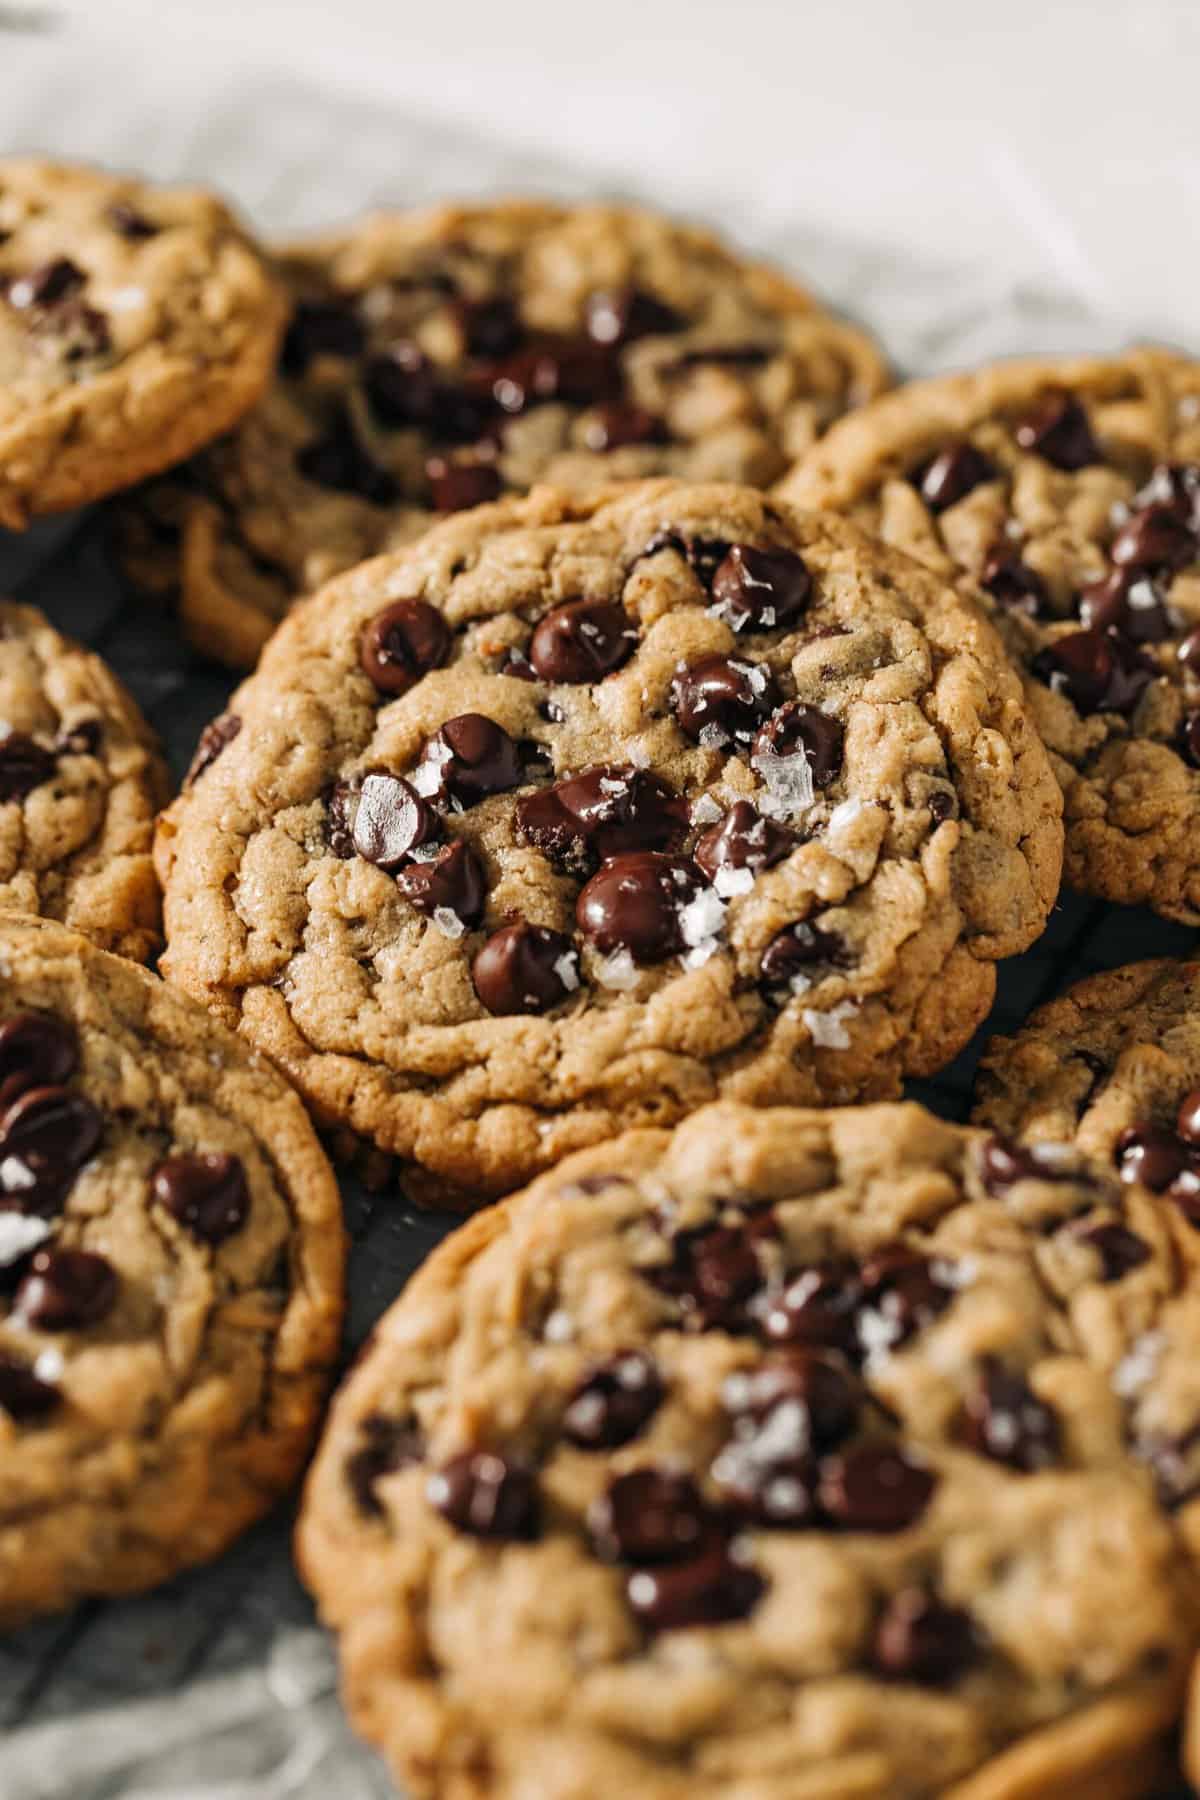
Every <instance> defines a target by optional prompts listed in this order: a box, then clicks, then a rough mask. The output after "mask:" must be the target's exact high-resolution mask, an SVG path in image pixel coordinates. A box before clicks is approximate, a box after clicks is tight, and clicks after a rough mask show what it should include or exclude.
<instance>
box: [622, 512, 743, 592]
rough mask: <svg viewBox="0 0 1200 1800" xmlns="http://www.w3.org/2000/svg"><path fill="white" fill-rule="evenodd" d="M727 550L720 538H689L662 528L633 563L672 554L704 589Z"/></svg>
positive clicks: (727, 547) (726, 545)
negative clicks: (682, 561) (685, 564)
mask: <svg viewBox="0 0 1200 1800" xmlns="http://www.w3.org/2000/svg"><path fill="white" fill-rule="evenodd" d="M731 547H732V546H731V545H729V544H727V543H726V542H725V541H724V540H723V539H721V538H689V537H685V536H684V535H683V533H682V532H679V531H676V530H675V529H674V528H673V527H672V526H670V525H664V526H662V527H661V528H660V529H659V530H658V531H656V532H655V533H654V535H653V536H652V537H651V538H650V539H649V541H648V542H647V543H646V545H645V546H644V547H643V549H642V550H641V552H640V553H639V555H638V556H637V557H636V558H635V561H637V562H641V561H643V560H644V558H646V557H648V556H657V555H658V553H659V551H660V550H674V551H675V553H676V555H677V556H682V557H683V559H684V561H685V562H686V563H687V564H688V566H689V568H691V569H692V570H693V571H694V572H695V574H696V576H697V578H698V579H699V580H700V581H701V582H702V583H703V585H704V586H705V587H706V588H708V587H710V586H711V584H712V581H713V578H714V576H715V575H716V572H717V570H718V568H719V567H720V566H721V564H722V563H723V562H724V560H725V558H726V557H727V556H728V555H729V552H730V549H731Z"/></svg>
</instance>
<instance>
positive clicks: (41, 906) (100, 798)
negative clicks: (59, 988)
mask: <svg viewBox="0 0 1200 1800" xmlns="http://www.w3.org/2000/svg"><path fill="white" fill-rule="evenodd" d="M167 792H168V788H167V772H166V766H165V764H164V763H163V760H162V757H161V755H160V753H159V749H158V745H157V742H156V740H155V738H154V735H153V733H152V732H151V731H150V728H149V726H148V725H147V724H146V722H145V720H144V719H143V718H142V716H141V714H140V713H139V711H138V709H137V706H136V705H135V704H134V701H133V700H132V698H131V697H130V695H129V694H127V693H126V691H125V689H124V688H123V687H122V686H121V684H120V682H119V681H118V680H117V678H116V676H115V675H114V674H113V673H112V671H111V670H110V669H108V668H107V667H106V666H105V664H104V663H103V662H101V660H100V658H99V657H98V656H93V655H92V653H91V651H89V650H85V649H83V647H82V646H81V645H79V644H75V643H72V642H70V641H69V640H68V639H67V638H64V637H61V636H60V635H59V633H58V632H57V631H55V629H54V627H53V626H52V625H51V624H50V623H49V621H48V620H46V619H45V618H43V617H42V615H41V613H39V612H36V611H35V610H34V609H33V607H31V606H17V605H15V604H13V603H12V602H11V601H3V600H0V909H3V910H6V911H9V912H27V913H39V914H41V915H42V916H43V917H45V918H49V919H58V920H61V921H62V922H63V923H64V924H67V925H71V926H73V927H74V928H75V929H76V930H77V931H82V932H85V933H86V934H87V936H88V937H90V938H92V939H93V940H94V941H95V942H96V943H98V944H99V945H100V946H101V947H102V948H103V949H106V950H114V951H117V952H118V953H119V954H121V955H122V956H130V957H133V958H134V959H135V961H138V962H144V961H145V960H146V958H147V957H149V956H151V955H152V954H153V952H154V951H155V950H157V948H158V946H159V944H160V943H161V941H162V940H161V934H160V925H161V916H160V900H159V892H158V882H157V880H156V878H155V874H154V864H153V861H152V858H151V840H152V837H153V832H154V817H155V814H156V813H157V811H158V809H159V807H160V806H161V805H162V804H163V803H164V802H165V800H166V798H167Z"/></svg>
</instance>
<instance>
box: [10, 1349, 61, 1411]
mask: <svg viewBox="0 0 1200 1800" xmlns="http://www.w3.org/2000/svg"><path fill="white" fill-rule="evenodd" d="M60 1398H61V1396H60V1394H59V1391H58V1389H57V1388H56V1387H53V1386H52V1385H51V1383H50V1382H48V1381H42V1380H41V1379H40V1377H39V1376H37V1375H35V1374H34V1372H33V1370H32V1369H30V1368H27V1367H26V1366H25V1364H24V1363H19V1362H17V1361H15V1359H14V1358H13V1357H11V1356H3V1355H0V1407H3V1409H4V1411H5V1412H6V1413H7V1414H8V1416H9V1418H10V1419H16V1420H17V1421H18V1423H21V1424H24V1423H25V1421H26V1420H29V1419H42V1418H45V1416H46V1414H47V1413H49V1412H53V1411H54V1408H55V1407H56V1406H57V1405H58V1403H59V1400H60Z"/></svg>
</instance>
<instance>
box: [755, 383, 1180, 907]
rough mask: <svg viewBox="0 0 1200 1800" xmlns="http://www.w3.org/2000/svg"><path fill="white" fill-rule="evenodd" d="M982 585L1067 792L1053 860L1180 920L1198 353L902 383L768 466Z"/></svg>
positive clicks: (1080, 879) (1112, 896)
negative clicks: (790, 459)
mask: <svg viewBox="0 0 1200 1800" xmlns="http://www.w3.org/2000/svg"><path fill="white" fill-rule="evenodd" d="M781 491H782V492H783V493H784V494H786V495H787V496H788V497H789V498H790V499H791V500H793V501H794V502H795V503H796V504H797V505H804V506H831V507H835V508H836V509H837V510H839V511H843V512H845V513H846V514H847V515H848V516H849V517H850V518H853V519H856V520H858V521H859V523H861V524H863V525H865V526H866V527H867V528H868V529H869V530H872V531H875V532H878V533H879V534H880V535H881V536H882V537H883V538H884V539H885V540H886V541H887V542H888V543H891V544H895V545H896V546H897V547H898V548H900V549H903V550H907V551H908V552H909V553H910V554H911V555H914V556H917V557H919V558H920V559H921V560H922V561H923V562H925V563H927V564H928V565H929V566H930V567H931V568H933V569H935V570H936V571H937V572H938V573H939V574H942V575H955V574H958V575H961V576H963V577H965V578H966V580H967V582H968V584H969V585H970V587H971V590H972V591H973V592H975V593H979V594H985V595H986V596H988V597H990V602H991V605H992V608H993V611H994V613H995V615H996V617H997V620H998V622H999V623H1000V624H1001V628H1002V630H1003V631H1004V634H1005V639H1006V642H1007V644H1008V647H1009V650H1010V652H1011V653H1012V655H1013V656H1014V658H1015V659H1016V660H1017V662H1018V663H1019V665H1020V666H1021V668H1022V670H1023V672H1024V675H1025V679H1026V696H1027V699H1028V703H1029V707H1030V710H1031V713H1032V715H1033V718H1034V721H1035V723H1036V725H1037V728H1038V730H1039V731H1040V733H1041V735H1042V737H1043V738H1044V740H1045V742H1046V745H1047V747H1048V748H1049V750H1050V753H1051V756H1052V759H1053V762H1054V767H1055V771H1056V773H1057V775H1058V777H1059V780H1060V782H1061V783H1062V787H1063V792H1064V795H1065V799H1066V828H1067V845H1066V875H1067V878H1068V880H1069V881H1071V882H1072V883H1073V884H1074V885H1075V886H1076V887H1078V888H1081V889H1083V890H1084V891H1085V892H1088V893H1094V894H1099V895H1100V896H1101V897H1102V898H1104V899H1106V900H1115V901H1118V902H1137V901H1144V902H1145V903H1146V904H1148V905H1150V906H1153V907H1155V908H1156V909H1157V910H1158V911H1159V912H1161V913H1164V914H1166V915H1167V916H1168V917H1169V918H1174V919H1181V920H1183V921H1184V922H1185V923H1188V924H1193V925H1195V924H1198V923H1200V849H1198V848H1197V846H1200V365H1198V364H1196V363H1194V362H1191V361H1189V360H1187V359H1186V358H1184V357H1181V356H1174V355H1171V354H1169V353H1167V352H1166V351H1160V350H1135V351H1130V352H1129V353H1128V354H1126V355H1123V356H1113V357H1106V358H1088V359H1080V360H1074V361H1061V362H1016V363H999V364H996V365H995V366H993V367H991V368H986V369H981V370H979V371H978V372H977V373H975V374H970V375H952V376H947V377H944V378H940V379H938V380H934V381H922V382H916V383H913V384H912V386H910V387H906V388H904V389H901V390H899V391H898V392H897V393H896V394H894V395H891V396H888V397H887V398H885V399H884V400H882V401H879V402H877V403H876V404H875V405H873V406H872V407H870V408H868V409H866V410H864V411H863V412H862V413H861V414H860V415H859V416H857V417H856V418H854V419H853V420H849V421H846V422H845V423H844V424H842V425H840V426H839V427H837V428H836V430H835V431H834V432H833V433H832V434H831V435H830V436H829V437H828V438H827V439H825V440H824V441H823V442H822V443H821V444H820V445H818V446H817V447H816V448H815V449H813V450H812V451H811V452H810V453H809V454H808V455H807V456H806V458H805V459H804V460H803V461H802V462H801V464H800V466H799V467H798V469H797V470H796V471H795V472H794V473H793V474H792V475H791V477H789V479H788V480H787V481H786V482H785V483H784V484H783V486H782V489H781Z"/></svg>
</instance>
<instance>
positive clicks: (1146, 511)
mask: <svg viewBox="0 0 1200 1800" xmlns="http://www.w3.org/2000/svg"><path fill="white" fill-rule="evenodd" d="M1198 548H1200V546H1198V545H1197V541H1196V535H1195V533H1194V532H1193V531H1192V529H1191V527H1190V526H1188V525H1185V524H1183V523H1181V521H1180V519H1179V517H1178V516H1177V514H1176V512H1175V511H1174V509H1173V508H1172V507H1170V506H1147V507H1144V508H1143V509H1142V510H1141V511H1140V512H1135V513H1133V514H1131V515H1130V517H1129V518H1128V519H1127V520H1126V522H1125V524H1124V525H1123V526H1122V527H1121V529H1120V531H1118V533H1117V535H1116V537H1115V538H1114V539H1113V541H1112V545H1111V548H1110V550H1109V555H1110V556H1111V557H1112V560H1113V562H1114V563H1115V564H1116V565H1117V567H1118V568H1121V569H1136V570H1141V571H1148V570H1154V569H1182V568H1183V567H1185V565H1186V564H1188V563H1190V562H1195V560H1196V556H1197V551H1198Z"/></svg>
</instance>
